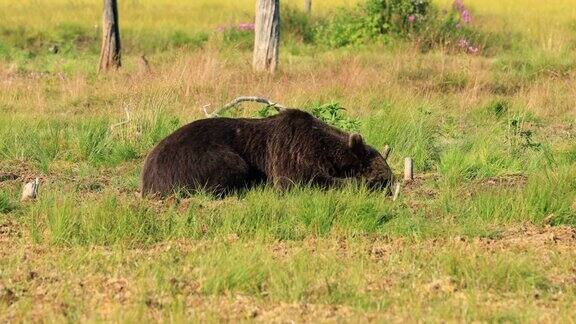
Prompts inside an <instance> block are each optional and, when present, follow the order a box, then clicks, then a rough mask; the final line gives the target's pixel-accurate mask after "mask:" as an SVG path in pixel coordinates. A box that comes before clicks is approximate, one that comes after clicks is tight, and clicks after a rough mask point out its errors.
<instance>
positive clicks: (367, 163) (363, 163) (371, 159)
mask: <svg viewBox="0 0 576 324" xmlns="http://www.w3.org/2000/svg"><path fill="white" fill-rule="evenodd" d="M348 149H349V150H350V152H351V153H352V155H351V158H348V159H345V160H344V161H345V163H344V164H343V168H342V169H341V170H342V173H344V175H345V176H347V177H353V178H356V179H359V180H361V181H364V182H365V183H366V184H367V185H368V187H369V188H371V189H385V188H387V187H389V186H390V185H391V184H392V180H393V179H392V176H393V174H392V170H391V169H390V166H389V165H388V163H387V162H386V159H387V158H388V153H389V152H390V149H389V148H385V149H384V151H383V152H382V154H381V153H380V152H378V151H377V150H376V149H374V148H373V147H371V146H370V145H367V144H365V143H364V140H363V139H362V136H360V135H359V134H351V135H350V136H349V137H348Z"/></svg>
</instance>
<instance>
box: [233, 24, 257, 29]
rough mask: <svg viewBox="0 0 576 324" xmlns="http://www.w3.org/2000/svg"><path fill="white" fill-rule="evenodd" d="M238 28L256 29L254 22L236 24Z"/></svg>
mask: <svg viewBox="0 0 576 324" xmlns="http://www.w3.org/2000/svg"><path fill="white" fill-rule="evenodd" d="M236 28H237V29H238V30H254V29H255V26H254V24H253V23H241V24H238V26H236Z"/></svg>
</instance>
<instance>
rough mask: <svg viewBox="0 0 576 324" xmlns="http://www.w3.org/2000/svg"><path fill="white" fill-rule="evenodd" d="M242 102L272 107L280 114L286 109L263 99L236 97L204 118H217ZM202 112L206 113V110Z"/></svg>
mask: <svg viewBox="0 0 576 324" xmlns="http://www.w3.org/2000/svg"><path fill="white" fill-rule="evenodd" d="M242 102H257V103H261V104H265V105H268V106H270V107H273V108H274V109H276V111H278V112H281V111H283V110H286V109H288V108H286V107H284V106H282V105H279V104H277V103H275V102H272V101H270V100H269V99H266V98H263V97H254V96H243V97H238V98H236V99H234V100H232V101H231V102H229V103H228V104H226V105H225V106H224V107H222V108H220V109H219V110H217V111H215V112H213V113H210V114H206V116H207V117H217V116H219V115H220V114H222V113H224V112H226V111H228V110H230V109H231V108H234V107H237V106H238V105H239V104H240V103H242ZM204 112H205V113H206V110H205V111H204Z"/></svg>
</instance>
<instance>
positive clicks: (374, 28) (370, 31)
mask: <svg viewBox="0 0 576 324" xmlns="http://www.w3.org/2000/svg"><path fill="white" fill-rule="evenodd" d="M429 7H430V2H429V1H428V0H367V1H366V3H364V4H363V5H362V6H360V7H357V8H355V9H351V10H349V9H340V10H339V11H338V12H336V13H335V14H334V15H333V16H332V17H331V18H329V19H328V20H326V21H325V22H323V23H321V24H320V25H319V26H318V28H317V31H316V32H317V39H318V41H319V42H320V43H323V44H324V45H328V46H330V47H342V46H346V45H354V44H359V43H363V42H366V41H367V40H370V39H374V38H377V37H379V36H381V35H386V34H394V35H404V36H405V35H408V34H411V33H413V32H415V31H417V30H419V29H420V28H421V26H422V25H423V24H424V23H425V22H426V21H427V19H426V17H427V15H428V12H429Z"/></svg>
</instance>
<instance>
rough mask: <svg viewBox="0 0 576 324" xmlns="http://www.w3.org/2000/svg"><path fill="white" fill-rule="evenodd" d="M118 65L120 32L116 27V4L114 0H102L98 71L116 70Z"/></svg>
mask: <svg viewBox="0 0 576 324" xmlns="http://www.w3.org/2000/svg"><path fill="white" fill-rule="evenodd" d="M120 65H121V63H120V30H119V27H118V4H117V1H116V0H104V17H103V19H102V49H101V51H100V68H99V71H108V70H109V69H110V68H113V69H117V68H119V67H120Z"/></svg>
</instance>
